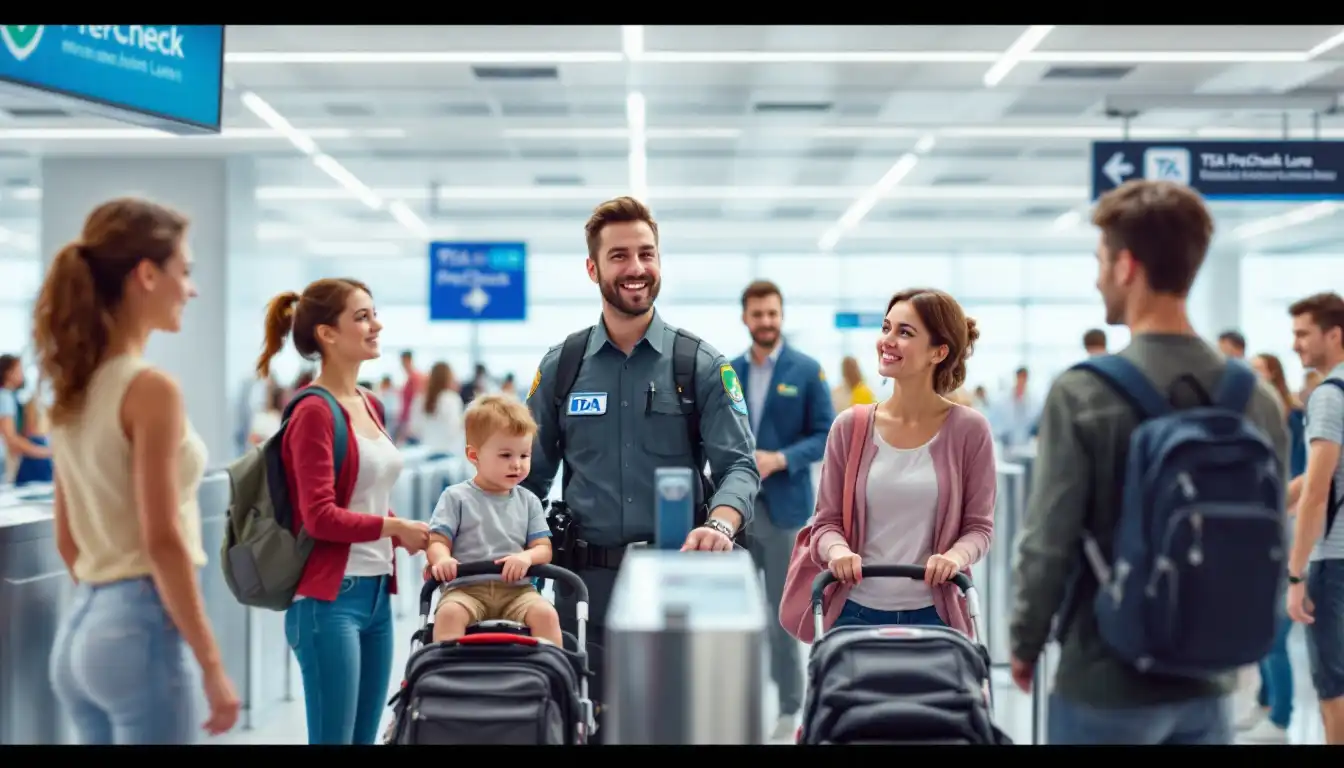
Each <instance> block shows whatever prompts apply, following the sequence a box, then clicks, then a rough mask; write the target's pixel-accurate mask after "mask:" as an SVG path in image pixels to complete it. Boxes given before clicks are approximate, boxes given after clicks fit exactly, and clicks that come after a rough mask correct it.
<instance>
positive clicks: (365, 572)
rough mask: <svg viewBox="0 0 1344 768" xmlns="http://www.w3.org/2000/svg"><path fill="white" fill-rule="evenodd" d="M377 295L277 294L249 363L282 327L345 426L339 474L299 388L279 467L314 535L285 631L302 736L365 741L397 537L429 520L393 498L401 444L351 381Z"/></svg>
mask: <svg viewBox="0 0 1344 768" xmlns="http://www.w3.org/2000/svg"><path fill="white" fill-rule="evenodd" d="M381 329H382V324H380V323H379V322H378V317H377V313H376V312H375V311H374V307H373V296H372V295H371V294H370V293H369V289H368V287H367V286H365V285H364V284H363V283H360V282H358V281H355V280H349V279H327V280H318V281H317V282H315V283H312V284H311V285H309V286H308V287H307V288H305V289H304V290H303V294H302V295H300V294H297V293H294V292H292V291H291V292H288V293H282V294H280V295H279V296H276V297H275V298H274V299H272V300H271V303H270V306H269V307H268V308H267V310H266V349H265V350H264V351H263V352H262V355H261V359H260V360H258V361H257V374H258V375H259V376H261V377H262V378H265V377H266V376H267V375H268V374H269V373H270V370H269V369H270V361H271V358H272V357H274V356H275V354H276V353H277V352H279V351H280V349H281V347H283V346H284V341H285V336H293V339H294V347H295V349H297V350H298V351H299V354H301V355H303V356H304V357H305V358H307V359H310V360H311V359H314V358H321V360H322V373H321V374H320V375H319V376H318V377H317V378H316V379H315V380H314V381H313V383H312V386H315V387H322V388H323V389H325V390H327V391H328V392H330V393H331V394H332V395H333V396H335V398H336V401H337V402H338V403H340V405H341V410H342V412H343V413H344V415H345V421H346V424H348V425H349V440H348V441H347V446H348V447H347V449H346V455H345V459H344V462H343V463H342V465H341V473H340V475H339V476H335V461H334V457H333V455H332V451H333V445H334V440H333V429H334V428H335V423H336V422H335V419H334V418H333V416H332V411H331V408H330V407H329V406H328V404H327V402H326V400H324V399H323V398H319V397H309V398H305V399H304V400H303V401H302V402H300V403H299V405H298V406H297V407H295V409H294V412H293V413H292V414H291V415H290V419H289V424H288V426H287V427H286V428H285V435H284V438H283V451H282V453H283V456H284V464H285V477H286V479H287V480H288V483H289V493H290V498H291V499H293V504H294V509H295V511H296V512H297V515H296V517H297V518H298V522H300V523H302V525H303V528H304V529H305V530H306V531H307V532H308V535H309V536H311V537H312V538H313V539H314V545H313V551H312V554H311V555H310V556H309V558H308V562H307V564H306V565H305V567H304V571H303V576H302V578H300V580H299V588H298V594H297V596H296V598H295V601H294V604H293V605H291V606H290V607H289V610H288V611H287V612H286V613H285V637H286V639H287V640H288V641H289V646H290V647H291V648H293V649H294V655H295V656H296V657H297V658H298V660H299V669H300V671H301V673H302V675H303V694H304V701H305V704H306V707H307V716H308V743H309V744H373V743H374V740H375V739H376V738H377V735H378V734H377V731H378V721H379V719H380V717H381V715H382V711H383V706H384V702H386V701H387V697H388V687H389V684H390V681H391V678H392V610H391V597H390V596H391V595H392V594H393V593H395V592H396V584H397V578H396V577H397V574H396V557H395V555H394V552H393V549H394V547H398V546H399V547H403V548H404V549H406V550H407V551H408V552H410V553H411V554H415V553H417V552H420V551H421V550H423V549H424V547H425V545H426V543H427V540H428V536H429V531H428V527H427V526H426V525H425V524H424V523H421V522H414V521H410V520H401V519H398V518H397V517H395V516H393V514H392V512H391V509H390V506H391V504H390V502H391V497H392V488H393V486H394V485H396V482H397V477H398V476H399V475H400V474H401V469H402V461H401V453H400V451H398V450H397V446H396V445H395V444H394V443H393V442H392V440H391V438H390V437H388V435H387V432H386V430H385V429H384V427H383V420H382V414H381V411H380V410H379V408H378V407H377V406H376V405H375V403H376V400H374V398H372V397H371V396H370V395H369V394H367V393H365V392H364V391H363V390H361V389H360V388H359V386H358V385H357V384H356V383H355V382H356V381H357V380H358V378H359V366H360V365H361V364H362V363H363V362H364V361H365V360H372V359H374V358H376V357H378V332H379V331H380V330H381Z"/></svg>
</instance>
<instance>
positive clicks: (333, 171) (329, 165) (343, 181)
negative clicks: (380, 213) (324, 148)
mask: <svg viewBox="0 0 1344 768" xmlns="http://www.w3.org/2000/svg"><path fill="white" fill-rule="evenodd" d="M313 165H316V166H317V167H318V168H319V169H320V170H321V171H322V172H323V173H325V174H327V175H328V176H330V177H331V178H333V179H335V180H336V182H337V183H338V184H340V185H341V186H343V187H345V188H346V189H347V190H348V191H349V192H350V194H352V195H354V196H355V197H357V198H359V200H360V202H362V203H364V204H365V205H367V206H368V207H370V208H372V209H374V210H375V211H377V210H380V209H382V207H383V199H382V198H381V197H379V196H378V195H376V194H374V192H373V190H372V189H369V188H368V186H366V185H365V184H364V182H362V181H360V180H359V178H358V177H356V176H355V174H353V173H351V172H350V171H349V169H347V168H346V167H345V166H343V165H341V164H340V163H339V162H337V161H336V159H335V158H333V157H332V156H331V155H322V154H319V155H315V156H314V157H313Z"/></svg>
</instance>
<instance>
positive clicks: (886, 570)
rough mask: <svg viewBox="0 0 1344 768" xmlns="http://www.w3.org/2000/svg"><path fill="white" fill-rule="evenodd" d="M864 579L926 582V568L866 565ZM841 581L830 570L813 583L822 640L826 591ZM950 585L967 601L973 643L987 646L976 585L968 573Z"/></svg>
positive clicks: (956, 575) (814, 609)
mask: <svg viewBox="0 0 1344 768" xmlns="http://www.w3.org/2000/svg"><path fill="white" fill-rule="evenodd" d="M863 577H864V578H865V579H872V578H877V579H914V580H915V581H923V580H924V566H922V565H864V566H863ZM836 581H838V580H837V579H836V578H835V574H833V573H831V572H830V571H829V570H825V571H822V572H821V573H819V574H817V578H815V579H813V580H812V621H813V630H814V634H813V637H814V638H817V639H820V638H821V636H822V634H823V632H824V630H823V624H824V623H825V622H824V620H823V619H824V613H825V605H824V604H825V600H826V587H828V586H830V585H831V584H833V583H835V582H836ZM948 583H950V584H954V585H956V587H957V590H958V591H960V592H961V596H962V598H963V599H964V600H965V601H966V612H967V613H968V614H970V618H971V631H972V632H973V633H974V634H973V635H972V639H973V640H975V641H976V642H978V643H981V644H983V643H984V642H985V640H984V637H985V631H984V627H983V626H981V624H980V596H979V595H978V594H977V593H976V589H975V585H973V584H972V583H971V577H970V576H967V575H966V574H964V573H961V572H957V573H954V574H952V578H950V579H948Z"/></svg>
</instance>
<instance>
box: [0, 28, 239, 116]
mask: <svg viewBox="0 0 1344 768" xmlns="http://www.w3.org/2000/svg"><path fill="white" fill-rule="evenodd" d="M0 43H3V44H4V45H3V48H0V84H3V85H9V86H20V87H21V88H31V89H36V90H39V91H42V92H45V93H47V94H49V95H51V96H54V97H56V99H57V100H59V101H61V102H63V103H67V104H70V105H71V106H72V107H73V108H75V109H84V110H86V111H91V112H96V113H102V114H106V115H108V116H109V117H112V118H115V119H119V120H125V121H127V122H132V123H137V124H139V125H145V126H148V127H151V128H158V129H160V130H165V131H172V132H174V133H218V132H219V128H220V99H221V97H222V94H223V89H224V79H223V78H224V27H223V26H219V25H198V24H129V25H121V26H117V25H101V24H100V25H78V26H76V25H73V24H7V25H3V26H0Z"/></svg>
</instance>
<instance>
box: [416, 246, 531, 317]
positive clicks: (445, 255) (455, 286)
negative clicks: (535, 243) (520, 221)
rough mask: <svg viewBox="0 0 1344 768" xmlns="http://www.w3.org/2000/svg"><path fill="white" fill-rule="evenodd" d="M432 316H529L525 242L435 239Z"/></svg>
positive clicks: (431, 272) (431, 249)
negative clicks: (467, 241)
mask: <svg viewBox="0 0 1344 768" xmlns="http://www.w3.org/2000/svg"><path fill="white" fill-rule="evenodd" d="M429 319H430V320H526V319H527V244H526V243H430V244H429Z"/></svg>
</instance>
